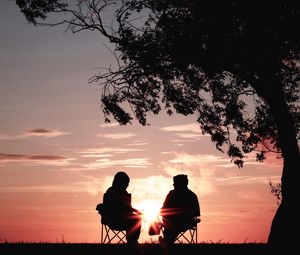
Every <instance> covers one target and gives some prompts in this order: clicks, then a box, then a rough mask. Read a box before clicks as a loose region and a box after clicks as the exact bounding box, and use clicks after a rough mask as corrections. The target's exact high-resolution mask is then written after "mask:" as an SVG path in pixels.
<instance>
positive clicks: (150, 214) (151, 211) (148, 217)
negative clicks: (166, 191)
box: [136, 200, 161, 225]
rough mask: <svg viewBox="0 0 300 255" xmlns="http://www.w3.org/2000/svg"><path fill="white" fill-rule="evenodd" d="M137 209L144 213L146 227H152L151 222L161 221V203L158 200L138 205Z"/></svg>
mask: <svg viewBox="0 0 300 255" xmlns="http://www.w3.org/2000/svg"><path fill="white" fill-rule="evenodd" d="M136 207H137V209H139V210H140V211H141V212H142V213H143V222H144V223H145V224H146V225H150V223H151V222H153V221H157V220H158V219H159V212H160V208H161V202H159V201H157V200H149V201H145V202H142V203H139V204H137V205H136Z"/></svg>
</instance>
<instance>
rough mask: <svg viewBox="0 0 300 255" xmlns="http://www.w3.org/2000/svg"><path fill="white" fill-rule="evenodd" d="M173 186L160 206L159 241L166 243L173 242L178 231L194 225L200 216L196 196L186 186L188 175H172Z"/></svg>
mask: <svg viewBox="0 0 300 255" xmlns="http://www.w3.org/2000/svg"><path fill="white" fill-rule="evenodd" d="M173 186H174V189H173V190H171V191H170V192H169V193H168V195H167V196H166V198H165V201H164V203H163V206H162V208H161V216H162V225H163V238H162V237H160V243H163V244H168V245H170V244H173V243H174V242H175V240H176V237H177V236H178V235H179V233H180V232H182V231H184V230H187V229H189V228H191V227H192V226H194V225H195V224H196V220H197V217H200V206H199V201H198V197H197V195H196V194H195V193H194V192H193V191H191V190H190V189H189V188H188V176H187V175H184V174H179V175H176V176H174V177H173ZM199 221H200V220H199V219H198V221H197V222H199Z"/></svg>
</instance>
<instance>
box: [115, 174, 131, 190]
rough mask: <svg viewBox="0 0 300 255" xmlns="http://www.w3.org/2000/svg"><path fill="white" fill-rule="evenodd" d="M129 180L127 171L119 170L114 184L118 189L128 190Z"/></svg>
mask: <svg viewBox="0 0 300 255" xmlns="http://www.w3.org/2000/svg"><path fill="white" fill-rule="evenodd" d="M129 181H130V179H129V176H128V175H127V174H126V173H125V172H117V173H116V174H115V177H114V180H113V183H112V186H113V187H114V188H116V189H118V190H126V189H127V187H128V185H129Z"/></svg>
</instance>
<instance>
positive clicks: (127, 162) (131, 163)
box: [85, 158, 152, 169]
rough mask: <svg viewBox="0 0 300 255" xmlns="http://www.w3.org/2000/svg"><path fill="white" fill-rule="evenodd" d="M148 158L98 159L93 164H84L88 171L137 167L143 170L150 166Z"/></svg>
mask: <svg viewBox="0 0 300 255" xmlns="http://www.w3.org/2000/svg"><path fill="white" fill-rule="evenodd" d="M151 165H152V164H151V163H150V162H149V159H148V158H130V159H118V160H113V159H98V160H96V161H95V162H92V163H88V164H85V166H86V167H87V168H89V169H97V168H107V167H116V166H118V167H119V166H122V167H139V168H145V167H148V166H151Z"/></svg>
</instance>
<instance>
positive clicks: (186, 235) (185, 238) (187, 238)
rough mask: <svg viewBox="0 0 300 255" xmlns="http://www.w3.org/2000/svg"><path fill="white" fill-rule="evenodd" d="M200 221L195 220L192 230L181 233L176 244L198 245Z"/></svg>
mask: <svg viewBox="0 0 300 255" xmlns="http://www.w3.org/2000/svg"><path fill="white" fill-rule="evenodd" d="M199 222H200V219H195V223H194V225H192V226H191V228H189V229H186V230H184V231H182V232H181V233H179V235H178V236H177V237H176V240H175V242H176V243H189V244H196V243H198V223H199Z"/></svg>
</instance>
